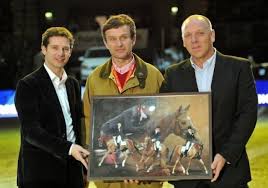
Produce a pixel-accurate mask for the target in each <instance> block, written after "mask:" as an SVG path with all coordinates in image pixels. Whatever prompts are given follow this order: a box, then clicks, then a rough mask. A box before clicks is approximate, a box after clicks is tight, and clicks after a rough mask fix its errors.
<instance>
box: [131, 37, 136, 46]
mask: <svg viewBox="0 0 268 188" xmlns="http://www.w3.org/2000/svg"><path fill="white" fill-rule="evenodd" d="M135 44H136V35H134V36H133V39H132V46H134V45H135Z"/></svg>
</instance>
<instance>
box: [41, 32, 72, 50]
mask: <svg viewBox="0 0 268 188" xmlns="http://www.w3.org/2000/svg"><path fill="white" fill-rule="evenodd" d="M53 36H62V37H66V38H67V39H68V40H69V41H70V48H71V49H72V48H73V45H74V37H73V34H72V33H71V32H70V31H69V30H68V29H66V28H65V27H50V28H48V29H47V30H46V31H45V32H44V33H43V34H42V43H41V46H45V47H47V45H48V43H49V38H50V37H53Z"/></svg>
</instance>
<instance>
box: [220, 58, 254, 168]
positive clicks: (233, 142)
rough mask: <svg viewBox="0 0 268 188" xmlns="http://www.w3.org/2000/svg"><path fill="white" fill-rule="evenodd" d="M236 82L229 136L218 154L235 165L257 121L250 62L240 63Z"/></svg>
mask: <svg viewBox="0 0 268 188" xmlns="http://www.w3.org/2000/svg"><path fill="white" fill-rule="evenodd" d="M241 64H242V65H241V69H240V73H239V78H238V83H237V98H236V101H237V105H236V113H235V115H234V123H233V129H232V133H231V136H230V138H229V139H228V141H227V142H226V143H225V144H224V145H223V148H222V150H221V152H220V154H221V155H222V156H223V157H224V158H225V159H226V160H227V161H228V162H230V163H231V164H232V165H236V163H237V162H238V161H239V159H240V156H241V155H242V153H243V152H244V149H245V146H246V144H247V142H248V139H249V137H250V136H251V134H252V132H253V130H254V128H255V125H256V121H257V105H258V100H257V94H256V88H255V82H254V78H253V74H252V71H251V68H250V63H249V62H247V63H244V62H242V63H241Z"/></svg>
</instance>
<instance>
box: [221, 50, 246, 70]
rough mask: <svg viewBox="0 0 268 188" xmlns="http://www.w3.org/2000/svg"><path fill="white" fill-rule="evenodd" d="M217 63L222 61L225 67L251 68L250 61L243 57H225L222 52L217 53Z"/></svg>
mask: <svg viewBox="0 0 268 188" xmlns="http://www.w3.org/2000/svg"><path fill="white" fill-rule="evenodd" d="M216 61H220V62H221V63H224V64H225V65H229V66H234V67H241V66H250V61H249V60H248V59H246V58H243V57H238V56H232V55H225V54H222V53H220V52H217V56H216Z"/></svg>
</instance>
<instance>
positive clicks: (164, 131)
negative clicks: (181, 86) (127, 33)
mask: <svg viewBox="0 0 268 188" xmlns="http://www.w3.org/2000/svg"><path fill="white" fill-rule="evenodd" d="M91 100H92V105H91V128H90V145H89V151H90V153H91V154H90V157H89V168H88V179H89V180H107V181H110V180H111V181H115V180H125V179H137V180H159V181H162V180H181V179H211V177H212V171H211V168H210V164H211V162H212V146H211V142H212V130H211V94H210V93H209V92H204V93H199V92H196V93H172V94H159V95H149V96H148V95H146V96H144V95H135V96H94V97H92V98H91Z"/></svg>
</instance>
